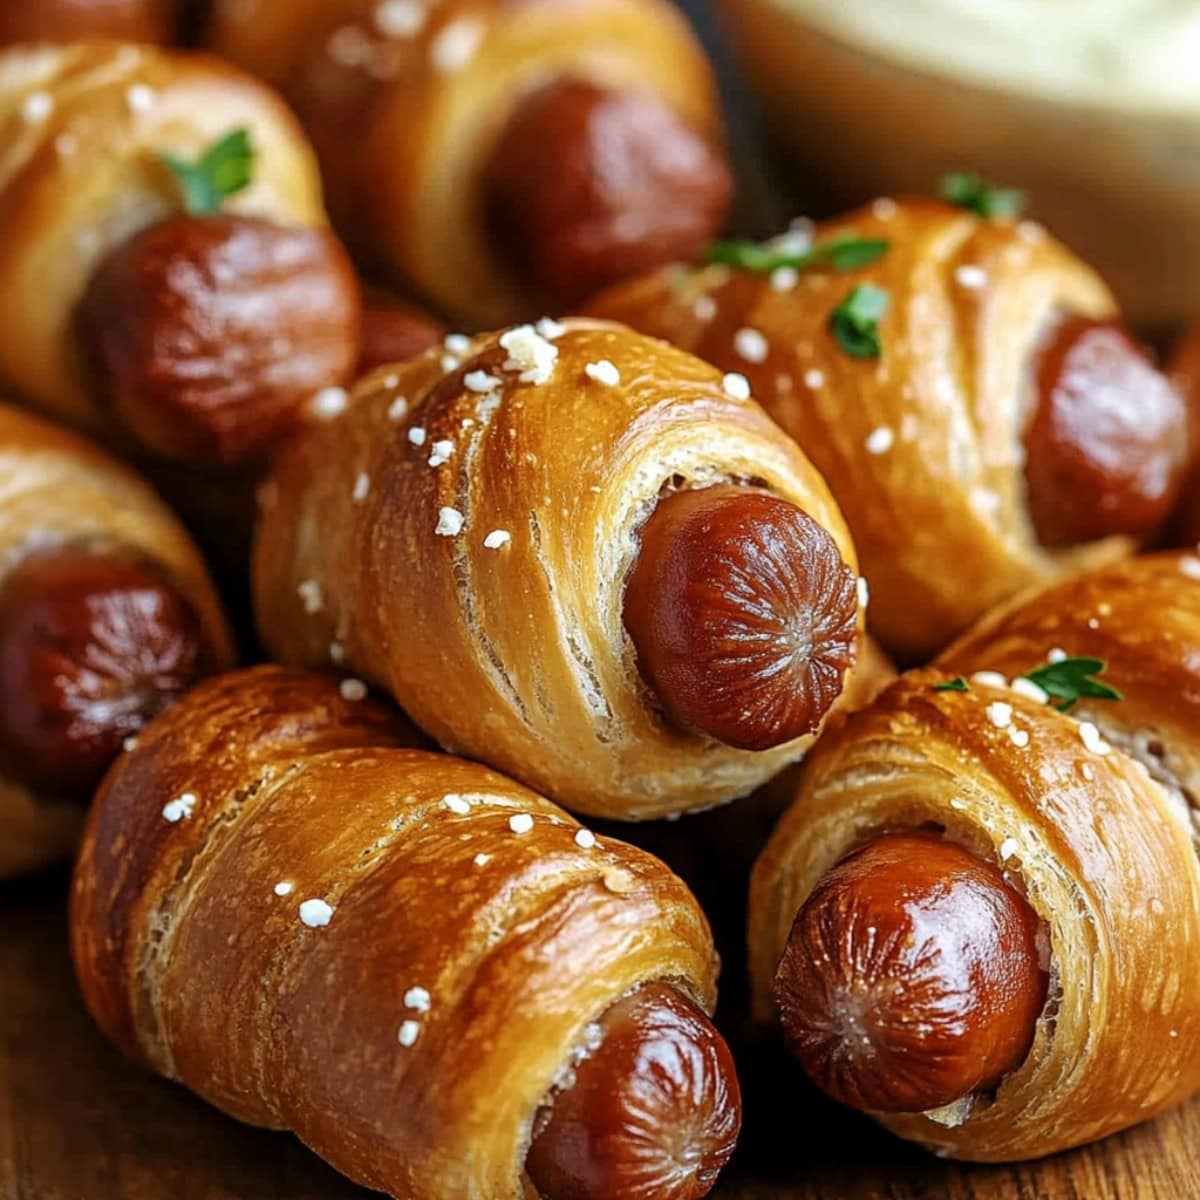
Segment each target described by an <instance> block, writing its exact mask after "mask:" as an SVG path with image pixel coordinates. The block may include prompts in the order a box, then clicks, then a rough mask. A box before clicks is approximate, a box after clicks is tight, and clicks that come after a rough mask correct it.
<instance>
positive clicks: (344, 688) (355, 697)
mask: <svg viewBox="0 0 1200 1200" xmlns="http://www.w3.org/2000/svg"><path fill="white" fill-rule="evenodd" d="M338 691H339V692H340V693H341V696H342V699H343V700H349V701H350V702H351V703H352V704H356V703H358V701H360V700H365V699H366V698H367V685H366V684H365V683H363V681H362V680H361V679H343V680H342V682H341V683H340V684H339V685H338Z"/></svg>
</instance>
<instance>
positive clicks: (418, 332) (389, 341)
mask: <svg viewBox="0 0 1200 1200" xmlns="http://www.w3.org/2000/svg"><path fill="white" fill-rule="evenodd" d="M446 332H447V330H446V327H445V326H444V325H442V324H441V323H440V322H438V321H435V320H434V319H433V317H431V316H430V315H429V314H428V313H425V312H422V311H421V310H420V309H419V308H418V307H417V306H416V305H415V304H407V303H405V302H404V301H403V300H395V299H392V298H391V297H390V296H385V295H384V294H383V293H382V292H376V291H374V290H373V289H367V291H366V292H365V293H364V296H363V314H362V346H361V349H360V350H359V355H358V374H359V375H365V374H366V373H367V372H368V371H373V370H374V369H375V368H376V367H386V366H389V365H390V364H391V363H402V362H408V360H409V359H410V358H416V357H417V355H418V354H420V353H421V352H422V351H423V350H428V349H429V347H430V346H436V345H437V344H438V342H440V341H441V340H442V339H443V338H444V337H445V336H446Z"/></svg>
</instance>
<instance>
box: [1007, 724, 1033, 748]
mask: <svg viewBox="0 0 1200 1200" xmlns="http://www.w3.org/2000/svg"><path fill="white" fill-rule="evenodd" d="M1008 740H1009V741H1010V742H1012V744H1013V745H1014V746H1016V748H1017V749H1018V750H1024V749H1025V747H1026V746H1028V745H1029V730H1028V729H1018V728H1017V727H1016V726H1015V725H1010V726H1009V727H1008Z"/></svg>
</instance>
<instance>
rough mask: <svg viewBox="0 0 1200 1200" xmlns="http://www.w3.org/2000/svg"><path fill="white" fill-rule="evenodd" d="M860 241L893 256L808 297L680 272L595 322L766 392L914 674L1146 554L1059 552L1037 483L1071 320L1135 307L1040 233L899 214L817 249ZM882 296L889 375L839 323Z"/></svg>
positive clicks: (826, 276)
mask: <svg viewBox="0 0 1200 1200" xmlns="http://www.w3.org/2000/svg"><path fill="white" fill-rule="evenodd" d="M850 234H853V235H856V236H858V237H860V238H864V239H867V238H870V239H874V238H882V239H887V240H888V241H889V242H890V249H889V250H888V251H887V253H886V254H884V255H883V256H882V257H881V258H880V259H878V261H876V262H875V263H874V264H872V265H871V266H869V267H866V268H864V269H862V270H859V271H854V272H849V273H838V272H833V271H829V270H822V269H815V270H810V271H806V272H802V273H801V274H800V276H799V278H798V279H797V280H796V281H795V282H794V284H792V285H790V286H780V281H779V279H778V278H777V277H772V276H769V275H765V274H759V273H753V272H749V271H743V270H731V269H729V268H727V267H724V266H712V267H708V268H702V269H697V270H687V269H685V268H673V269H668V270H666V271H662V272H659V273H657V274H654V275H651V276H647V277H645V278H643V279H641V280H635V281H633V282H631V283H629V284H622V285H618V286H617V287H615V288H612V289H609V290H608V291H607V292H605V293H603V294H601V295H600V296H599V297H597V298H596V299H595V300H594V301H593V302H592V303H591V304H590V305H589V306H588V307H589V311H591V312H593V313H594V314H595V315H597V316H600V317H606V318H609V319H611V320H617V321H623V322H625V323H627V324H629V325H631V326H632V327H633V328H635V329H638V330H640V331H642V332H644V333H648V334H651V335H653V336H656V337H662V338H665V339H667V340H668V341H670V342H672V343H674V344H675V345H677V346H680V347H682V348H683V349H685V350H690V351H691V352H692V353H694V354H698V355H699V356H700V357H701V358H704V359H706V360H707V361H709V362H712V363H715V364H716V365H718V366H720V367H721V368H722V369H724V370H729V371H740V372H742V373H743V374H745V375H746V376H747V377H748V378H749V379H750V381H751V384H752V387H753V392H754V396H755V398H756V399H757V400H758V401H759V402H760V403H761V404H762V405H763V406H764V407H765V408H766V409H767V411H768V412H769V413H770V414H771V415H772V416H773V417H774V418H775V419H776V420H777V421H778V422H779V423H780V424H781V425H782V426H783V428H784V429H786V430H787V431H788V433H790V434H791V435H792V436H793V437H795V438H796V439H797V440H798V441H799V443H800V445H801V446H802V447H803V448H804V450H805V452H806V453H807V454H808V455H809V457H810V458H811V459H812V461H813V463H814V464H815V465H816V466H817V468H818V470H820V471H821V473H822V475H823V476H824V477H825V479H826V480H827V482H828V483H829V486H830V489H831V490H832V491H833V493H834V495H835V496H836V497H837V498H838V502H839V504H840V505H841V507H842V510H843V512H844V513H845V516H846V521H847V523H848V524H849V526H850V529H851V531H852V533H853V536H854V540H855V544H856V546H857V547H858V552H859V556H860V559H861V562H862V567H863V573H864V575H865V576H866V578H867V579H868V581H869V583H870V587H871V595H872V606H871V624H872V630H873V631H874V632H875V633H876V634H877V635H878V636H879V638H880V639H881V641H882V642H883V643H884V645H885V646H886V647H887V648H888V649H889V650H891V651H892V652H893V653H895V654H897V655H898V656H900V657H901V658H902V659H905V660H909V661H911V660H914V659H922V658H927V657H928V656H929V655H930V654H932V653H934V652H935V651H937V650H938V649H940V648H941V647H942V646H944V645H945V644H946V642H947V641H948V640H949V639H950V638H951V637H952V636H954V635H955V634H956V633H958V632H960V631H961V630H963V629H964V628H966V627H967V626H968V625H970V623H971V622H972V621H974V620H976V619H977V618H978V617H980V616H981V615H982V614H983V613H985V612H986V611H987V610H988V609H989V608H991V607H993V606H994V605H995V604H997V603H1000V602H1002V601H1004V600H1007V599H1008V598H1010V597H1011V596H1012V595H1014V594H1015V593H1017V592H1019V591H1021V590H1022V589H1023V588H1026V587H1029V586H1033V585H1037V584H1040V583H1047V582H1049V581H1051V580H1052V579H1054V578H1055V577H1056V576H1058V575H1059V574H1060V573H1061V572H1062V571H1063V570H1064V569H1070V568H1074V567H1076V566H1085V565H1090V564H1094V563H1098V562H1102V561H1106V560H1109V559H1112V558H1114V557H1117V556H1119V555H1121V554H1123V553H1126V552H1127V551H1128V549H1129V543H1128V542H1127V541H1126V540H1125V539H1120V538H1112V539H1107V540H1105V541H1103V542H1098V543H1093V544H1091V545H1088V546H1084V547H1080V548H1076V549H1072V550H1071V551H1069V552H1066V553H1054V552H1050V551H1047V550H1045V549H1043V548H1042V547H1041V546H1040V545H1039V544H1038V542H1037V539H1036V537H1035V534H1034V530H1033V526H1032V523H1031V521H1030V518H1029V514H1028V512H1027V509H1026V505H1025V483H1024V472H1023V462H1024V450H1023V444H1022V436H1023V430H1024V425H1025V422H1026V419H1027V417H1028V414H1029V413H1030V411H1031V408H1032V406H1033V405H1034V404H1035V402H1036V398H1035V395H1034V378H1033V363H1034V357H1035V352H1036V350H1037V348H1038V346H1039V343H1040V341H1041V339H1042V337H1043V336H1044V334H1045V333H1046V332H1047V331H1048V330H1049V329H1050V328H1051V327H1052V326H1053V324H1054V322H1055V321H1056V320H1057V319H1058V318H1059V317H1060V316H1061V315H1064V314H1079V315H1084V316H1090V317H1096V318H1101V317H1109V316H1112V315H1113V314H1114V312H1115V305H1114V301H1113V298H1112V296H1111V294H1110V293H1109V291H1108V290H1107V288H1106V287H1105V286H1104V284H1103V283H1102V282H1101V280H1100V279H1099V277H1098V276H1097V275H1096V274H1095V273H1094V272H1093V271H1092V270H1091V269H1090V268H1088V267H1087V266H1085V265H1084V264H1083V263H1082V262H1080V261H1079V259H1077V258H1075V257H1074V256H1073V255H1072V254H1071V253H1070V252H1069V251H1067V250H1066V249H1065V248H1064V247H1063V246H1062V245H1061V244H1059V243H1058V242H1056V241H1055V240H1054V239H1052V238H1051V237H1049V236H1048V235H1047V234H1046V233H1045V232H1044V231H1043V230H1042V229H1041V228H1040V227H1039V226H1036V225H1033V224H1031V223H1028V222H1022V223H1020V224H1017V225H1014V224H1012V223H1011V222H1005V221H996V220H982V219H981V218H979V217H976V216H974V215H972V214H970V213H968V212H965V211H963V210H961V209H957V208H951V207H948V206H946V205H942V204H938V203H934V202H925V201H905V202H901V203H896V202H893V201H879V202H877V203H876V204H874V205H872V206H870V207H867V208H864V209H861V210H859V211H857V212H854V213H850V214H849V215H847V216H845V217H843V218H839V219H838V220H837V221H833V222H829V223H827V224H823V225H820V226H818V227H817V229H816V231H815V233H814V238H815V240H817V241H824V240H826V239H831V238H837V237H842V236H846V235H850ZM863 283H870V284H873V285H875V286H877V287H881V288H884V289H886V291H887V292H888V295H889V297H890V307H889V311H888V313H887V315H886V316H885V317H884V318H883V320H882V321H881V322H880V331H881V340H882V344H883V354H882V357H881V358H880V359H879V360H878V361H869V360H866V361H864V360H861V359H856V358H853V357H851V356H849V355H848V354H846V353H845V352H844V351H843V350H842V349H841V348H840V347H839V346H838V344H837V342H836V341H835V339H834V338H833V337H832V336H831V334H830V331H829V328H828V322H829V318H830V314H831V313H832V312H833V310H834V309H835V308H836V307H837V306H838V304H839V303H840V302H841V301H842V300H843V299H844V298H845V296H846V295H847V294H848V293H849V292H850V290H851V289H852V288H853V287H855V286H856V285H858V284H863ZM741 330H749V331H753V333H758V334H761V335H762V338H763V339H765V347H766V350H765V355H763V356H762V360H761V361H759V354H758V347H757V345H755V346H752V347H751V355H752V357H747V355H746V353H745V352H744V350H745V346H746V344H747V343H744V342H743V345H742V349H739V339H738V333H739V331H741ZM751 336H753V334H752V335H751ZM881 431H882V432H881Z"/></svg>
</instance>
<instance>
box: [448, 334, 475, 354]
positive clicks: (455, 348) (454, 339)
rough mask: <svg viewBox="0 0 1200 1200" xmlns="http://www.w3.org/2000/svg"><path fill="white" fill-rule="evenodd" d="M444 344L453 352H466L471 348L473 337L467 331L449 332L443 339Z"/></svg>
mask: <svg viewBox="0 0 1200 1200" xmlns="http://www.w3.org/2000/svg"><path fill="white" fill-rule="evenodd" d="M442 345H443V346H445V347H446V349H447V350H449V351H450V353H451V354H466V352H467V351H468V350H470V348H471V339H470V338H469V337H467V335H466V334H465V333H448V334H446V336H445V337H444V338H443V339H442Z"/></svg>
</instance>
